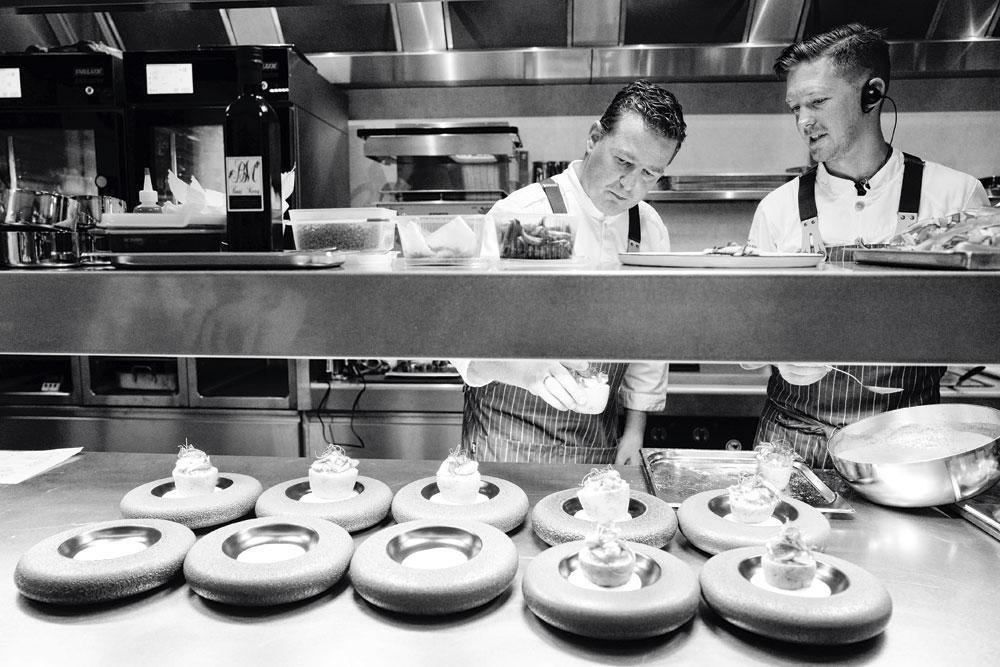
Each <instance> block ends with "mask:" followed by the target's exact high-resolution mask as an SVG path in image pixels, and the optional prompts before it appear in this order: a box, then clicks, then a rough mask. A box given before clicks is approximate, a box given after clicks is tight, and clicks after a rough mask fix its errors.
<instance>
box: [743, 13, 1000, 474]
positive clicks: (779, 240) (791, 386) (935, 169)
mask: <svg viewBox="0 0 1000 667" xmlns="http://www.w3.org/2000/svg"><path fill="white" fill-rule="evenodd" d="M774 69H775V71H776V72H777V73H778V74H779V75H781V76H784V77H785V78H786V88H785V90H786V94H785V102H786V103H787V105H788V108H789V109H790V110H791V112H792V114H793V116H794V117H795V123H796V126H797V128H798V130H799V134H800V136H801V137H802V140H803V141H804V142H805V143H806V145H807V146H808V148H809V155H810V157H811V158H812V160H813V162H815V163H816V166H815V167H814V168H813V169H811V170H809V171H808V172H806V173H805V174H803V175H802V176H800V177H798V178H796V179H794V180H792V181H789V182H788V183H786V184H785V185H783V186H781V187H779V188H778V189H777V190H775V191H773V192H771V193H770V194H768V195H767V196H766V197H765V198H764V199H763V200H762V201H761V203H760V205H759V206H758V208H757V212H756V214H755V215H754V220H753V225H752V226H751V229H750V237H749V240H750V242H751V243H754V244H756V245H757V246H758V247H759V248H760V249H761V250H767V251H777V252H824V253H826V256H827V261H829V262H833V263H837V262H843V261H844V260H845V259H848V258H849V257H850V251H851V248H853V247H858V246H859V245H862V244H863V245H865V246H867V247H871V246H872V245H878V244H883V243H885V242H886V241H887V240H889V239H890V238H891V237H893V236H894V235H896V234H898V233H899V232H901V231H902V230H903V229H904V228H906V227H907V226H908V225H909V224H911V223H913V222H915V221H916V220H917V219H924V218H931V217H939V216H943V215H947V214H950V213H954V212H956V211H959V210H962V209H966V208H973V207H979V206H988V205H989V199H988V198H987V196H986V191H985V190H984V189H983V187H982V185H981V184H980V183H979V181H977V180H976V179H975V178H973V177H972V176H969V175H968V174H963V173H962V172H959V171H956V170H954V169H950V168H948V167H945V166H943V165H940V164H936V163H934V162H929V161H926V160H922V159H920V158H918V157H916V156H913V155H909V154H906V153H903V152H902V151H900V150H899V149H897V148H894V147H893V146H892V145H891V144H890V143H888V142H886V140H885V137H884V135H883V134H882V125H881V122H880V119H879V115H880V113H881V108H882V104H883V100H884V99H886V93H887V91H888V87H889V74H890V66H889V47H888V45H887V44H886V42H885V40H884V39H883V36H882V33H881V32H880V31H877V30H872V29H871V28H868V27H865V26H863V25H860V24H851V25H848V26H842V27H839V28H835V29H833V30H831V31H829V32H826V33H823V34H820V35H815V36H813V37H810V38H809V39H807V40H805V41H803V42H799V43H796V44H793V45H791V46H789V47H788V48H786V49H785V50H784V52H783V53H782V54H781V55H780V56H779V57H778V59H777V61H776V62H775V66H774ZM776 298H777V297H776ZM827 307H835V304H827ZM839 368H842V369H843V370H845V371H847V372H849V373H851V374H853V375H854V376H856V377H857V378H858V379H859V380H860V382H859V381H856V380H853V379H851V378H850V377H847V376H846V375H844V374H842V373H836V372H831V368H830V366H828V365H824V364H775V365H774V366H773V367H772V372H771V378H770V380H769V382H768V386H767V402H766V404H765V407H764V410H763V413H762V415H761V420H760V424H759V427H758V431H757V441H758V442H760V441H774V440H784V441H786V442H788V443H789V444H791V445H792V446H793V447H794V448H795V450H796V451H797V452H798V453H799V454H800V455H801V456H802V457H803V458H804V459H805V460H806V461H807V462H808V463H809V464H811V465H815V466H824V465H826V464H827V462H828V456H827V450H826V443H827V440H828V438H829V437H830V436H832V435H833V433H834V432H836V430H837V429H839V428H842V427H843V426H846V425H848V424H852V423H854V422H856V421H859V420H861V419H864V418H865V417H868V416H871V415H875V414H878V413H881V412H885V411H888V410H895V409H897V408H903V407H908V406H912V405H922V404H925V403H937V402H939V401H940V391H939V387H938V384H939V381H940V379H941V375H942V374H943V373H944V370H945V369H944V368H942V367H916V366H891V365H846V366H839ZM863 385H864V386H863ZM866 386H867V387H892V388H900V389H901V391H899V392H896V393H891V394H881V393H875V392H873V391H871V390H869V389H867V388H866Z"/></svg>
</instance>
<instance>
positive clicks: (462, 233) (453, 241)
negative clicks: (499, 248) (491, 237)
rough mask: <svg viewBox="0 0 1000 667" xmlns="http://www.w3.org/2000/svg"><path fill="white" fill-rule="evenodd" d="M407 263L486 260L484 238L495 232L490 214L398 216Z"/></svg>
mask: <svg viewBox="0 0 1000 667" xmlns="http://www.w3.org/2000/svg"><path fill="white" fill-rule="evenodd" d="M396 228H397V229H398V230H399V241H400V245H401V247H402V249H403V259H404V262H405V263H406V264H407V265H410V266H414V265H421V264H426V265H432V266H439V265H449V264H454V265H475V264H479V263H481V262H482V261H483V257H482V256H483V241H484V239H485V238H486V235H487V234H492V233H493V231H492V230H493V220H492V218H490V217H489V216H486V215H404V216H399V217H397V218H396Z"/></svg>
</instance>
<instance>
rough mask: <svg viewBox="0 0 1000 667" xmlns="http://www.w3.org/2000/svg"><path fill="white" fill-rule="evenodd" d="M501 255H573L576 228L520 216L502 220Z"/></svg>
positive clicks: (527, 256) (564, 257)
mask: <svg viewBox="0 0 1000 667" xmlns="http://www.w3.org/2000/svg"><path fill="white" fill-rule="evenodd" d="M498 232H499V234H500V257H502V258H504V259H570V258H572V256H573V232H572V230H570V228H569V227H568V226H564V225H557V224H552V223H551V222H550V223H548V224H546V218H542V219H541V220H540V221H539V222H538V223H530V222H523V221H521V220H520V219H518V218H511V219H510V220H509V221H505V222H501V223H500V228H499V229H498Z"/></svg>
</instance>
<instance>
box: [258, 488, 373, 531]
mask: <svg viewBox="0 0 1000 667" xmlns="http://www.w3.org/2000/svg"><path fill="white" fill-rule="evenodd" d="M354 491H355V493H356V494H357V495H354V496H352V497H350V498H345V499H343V500H322V499H320V498H318V497H315V495H314V494H313V493H312V492H311V491H310V488H309V478H308V477H300V478H298V479H293V480H291V481H288V482H282V483H281V484H277V485H275V486H272V487H271V488H269V489H268V490H266V491H264V493H262V494H261V495H260V498H258V499H257V506H256V509H255V511H256V513H257V516H277V515H292V516H314V517H317V518H319V519H326V520H327V521H332V522H333V523H335V524H337V525H338V526H341V527H342V528H345V529H346V530H348V531H350V532H352V533H353V532H355V531H358V530H364V529H365V528H369V527H371V526H374V525H375V524H377V523H378V522H379V521H381V520H382V519H384V518H385V516H386V514H388V513H389V505H390V504H391V503H392V490H391V489H390V488H389V487H388V486H387V485H386V484H384V483H383V482H380V481H378V480H377V479H372V478H371V477H364V476H360V477H358V479H357V481H356V482H355V483H354Z"/></svg>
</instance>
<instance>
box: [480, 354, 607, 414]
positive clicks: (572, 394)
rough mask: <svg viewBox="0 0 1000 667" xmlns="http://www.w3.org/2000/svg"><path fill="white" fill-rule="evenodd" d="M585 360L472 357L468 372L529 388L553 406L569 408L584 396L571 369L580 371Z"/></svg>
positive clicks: (581, 400) (563, 408)
mask: <svg viewBox="0 0 1000 667" xmlns="http://www.w3.org/2000/svg"><path fill="white" fill-rule="evenodd" d="M586 367H587V362H586V361H561V362H560V361H548V360H537V361H535V360H528V361H521V360H517V361H486V360H483V361H479V360H476V361H473V362H471V363H470V364H469V373H470V375H473V374H474V376H475V377H477V378H484V379H489V380H491V381H494V382H503V383H504V384H510V385H514V386H515V387H521V388H523V389H526V390H528V391H529V392H531V393H532V394H534V395H535V396H538V397H539V398H540V399H542V400H543V401H545V402H546V403H548V404H549V405H551V406H552V407H554V408H555V409H556V410H563V411H565V410H572V409H573V408H574V407H575V406H576V405H577V404H579V403H584V402H585V401H586V400H587V394H586V392H584V390H583V387H581V386H580V385H579V384H578V383H577V381H576V378H574V377H573V373H572V371H574V370H577V371H582V370H583V369H585V368H586Z"/></svg>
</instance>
